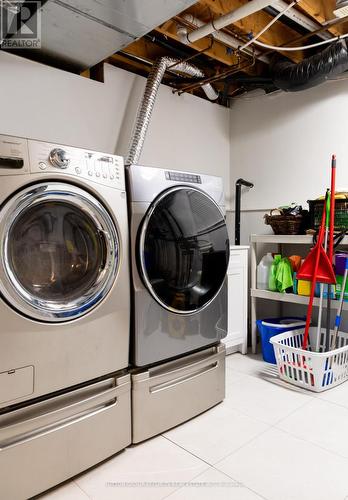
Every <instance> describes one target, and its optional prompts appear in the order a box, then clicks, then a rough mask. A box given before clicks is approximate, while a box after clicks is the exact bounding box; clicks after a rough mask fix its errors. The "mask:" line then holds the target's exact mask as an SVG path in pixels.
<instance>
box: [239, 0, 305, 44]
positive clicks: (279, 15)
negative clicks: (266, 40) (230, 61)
mask: <svg viewBox="0 0 348 500" xmlns="http://www.w3.org/2000/svg"><path fill="white" fill-rule="evenodd" d="M300 1H301V0H294V1H293V2H291V3H290V4H289V5H288V6H287V7H285V9H283V10H282V11H281V12H279V14H277V15H276V16H275V18H273V19H272V21H270V22H269V23H268V24H267V25H266V26H265V27H264V28H263V29H262V30H261V31H259V32H258V33H257V35H255V36H254V37H253V38H252V39H251V40H249V41H248V42H247V43H245V44H244V45H242V46H241V47H239V50H240V51H243V50H245V49H246V48H247V47H249V45H251V44H252V43H257V40H258V38H260V36H262V35H263V34H264V33H265V32H266V31H267V30H268V29H269V28H270V27H271V26H273V24H274V23H276V22H277V21H278V19H279V18H280V17H282V16H283V15H284V14H285V13H286V12H288V11H289V10H290V9H291V8H292V7H294V5H297V4H298V3H299V2H300Z"/></svg>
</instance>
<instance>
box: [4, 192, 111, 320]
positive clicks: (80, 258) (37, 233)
mask: <svg viewBox="0 0 348 500" xmlns="http://www.w3.org/2000/svg"><path fill="white" fill-rule="evenodd" d="M0 248H1V259H0V278H1V279H0V291H1V293H2V294H3V296H4V298H5V299H6V300H7V301H8V303H9V304H10V305H11V306H12V307H14V308H15V309H18V310H19V311H20V312H22V313H24V314H25V315H27V316H29V317H31V318H33V319H38V320H42V321H52V322H53V321H67V320H70V319H74V318H77V317H79V316H81V315H83V314H85V313H87V312H88V311H90V310H91V309H92V308H93V307H95V306H96V305H97V304H98V303H99V302H100V301H101V300H102V299H103V298H104V297H105V295H106V294H107V293H108V292H109V290H110V289H111V287H112V285H113V284H114V281H115V279H116V273H117V268H118V256H119V240H118V235H117V230H116V227H115V224H114V222H113V220H112V218H111V216H110V215H109V213H108V212H107V210H106V209H105V208H104V206H103V205H102V204H101V203H99V201H98V200H97V199H96V198H94V197H93V196H92V195H90V194H89V193H88V192H86V191H84V190H83V189H80V188H78V187H75V186H73V185H69V184H65V183H54V182H51V183H42V184H37V185H35V186H31V187H29V188H26V189H24V190H23V191H21V192H20V193H18V194H17V195H15V196H14V197H12V198H11V199H10V200H9V201H8V202H7V203H6V204H5V205H4V206H3V207H2V209H1V211H0Z"/></svg>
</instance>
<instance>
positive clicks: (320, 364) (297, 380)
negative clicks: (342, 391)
mask: <svg viewBox="0 0 348 500" xmlns="http://www.w3.org/2000/svg"><path fill="white" fill-rule="evenodd" d="M316 334H317V329H316V327H312V328H310V329H309V345H308V350H303V349H302V341H303V336H304V329H303V328H301V329H299V330H291V331H289V332H285V333H281V334H280V335H276V336H275V337H273V338H271V339H270V342H271V343H272V344H273V347H274V354H275V357H276V361H277V367H278V374H279V377H280V378H281V379H282V380H285V381H286V382H289V383H290V384H293V385H297V386H298V387H302V388H304V389H308V390H310V391H314V392H322V391H326V390H327V389H331V387H335V386H336V385H339V384H342V382H345V381H346V380H347V379H348V333H344V332H338V346H339V347H338V349H335V350H333V351H328V352H323V351H324V349H325V339H326V331H325V330H322V331H321V338H320V349H319V352H312V351H311V350H310V349H311V345H314V339H315V336H316ZM332 335H333V331H331V332H330V337H332ZM311 341H312V342H311Z"/></svg>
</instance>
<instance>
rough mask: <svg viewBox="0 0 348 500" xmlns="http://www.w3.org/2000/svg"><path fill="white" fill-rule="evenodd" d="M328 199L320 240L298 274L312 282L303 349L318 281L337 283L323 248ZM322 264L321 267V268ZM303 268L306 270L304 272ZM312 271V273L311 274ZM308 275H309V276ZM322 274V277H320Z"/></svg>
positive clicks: (324, 210)
mask: <svg viewBox="0 0 348 500" xmlns="http://www.w3.org/2000/svg"><path fill="white" fill-rule="evenodd" d="M326 201H327V194H326V197H325V203H324V206H323V216H322V219H321V225H320V230H319V235H318V241H317V244H316V245H315V247H314V248H313V249H312V250H311V251H310V253H309V255H308V257H307V258H306V260H305V261H304V263H303V264H302V266H301V268H300V270H299V272H298V274H297V279H307V280H308V279H309V280H310V281H311V282H312V289H311V295H310V298H309V304H308V310H307V321H306V328H305V333H304V337H303V342H302V349H304V350H305V349H307V344H308V334H309V326H310V323H311V317H312V309H313V302H314V293H315V285H316V283H317V281H319V282H322V283H336V276H335V273H334V271H333V268H332V265H331V262H330V260H329V259H328V257H327V255H326V253H325V251H324V249H323V239H324V230H325V219H326ZM319 266H320V268H319ZM303 270H304V271H305V272H303ZM309 273H310V274H309ZM307 276H308V277H307ZM319 276H320V277H319Z"/></svg>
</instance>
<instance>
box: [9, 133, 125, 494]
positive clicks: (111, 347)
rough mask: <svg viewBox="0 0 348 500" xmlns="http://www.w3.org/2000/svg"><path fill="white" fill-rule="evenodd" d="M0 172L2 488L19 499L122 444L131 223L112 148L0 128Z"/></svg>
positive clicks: (119, 163)
mask: <svg viewBox="0 0 348 500" xmlns="http://www.w3.org/2000/svg"><path fill="white" fill-rule="evenodd" d="M0 181H1V182H0V318H1V324H0V497H1V498H6V499H7V500H9V499H11V498H16V500H17V499H19V498H28V497H30V496H32V495H34V494H36V493H38V492H40V491H42V490H45V489H47V488H49V487H51V486H53V485H54V484H57V483H58V482H60V481H63V480H65V479H67V478H68V477H70V476H72V475H74V474H77V473H78V472H80V471H81V470H83V469H85V468H87V467H90V466H91V465H93V464H95V463H96V462H98V461H100V460H103V459H104V458H106V457H107V456H109V455H111V454H112V453H115V452H116V451H119V450H120V449H122V448H124V447H125V446H127V445H128V444H129V442H130V420H131V419H130V377H129V375H127V374H125V372H124V369H125V368H127V366H128V351H129V322H130V296H129V266H128V221H127V204H126V193H125V184H124V168H123V160H122V158H120V157H116V156H113V155H109V154H102V153H97V152H94V151H90V150H82V149H78V148H73V147H66V146H61V145H56V144H48V143H44V142H40V141H34V140H27V139H23V138H17V137H9V136H0ZM85 443H88V446H86V445H85ZM29 456H30V460H29V459H28V457H29ZM18 471H20V476H21V479H20V481H18V480H17V479H16V478H17V475H18Z"/></svg>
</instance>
